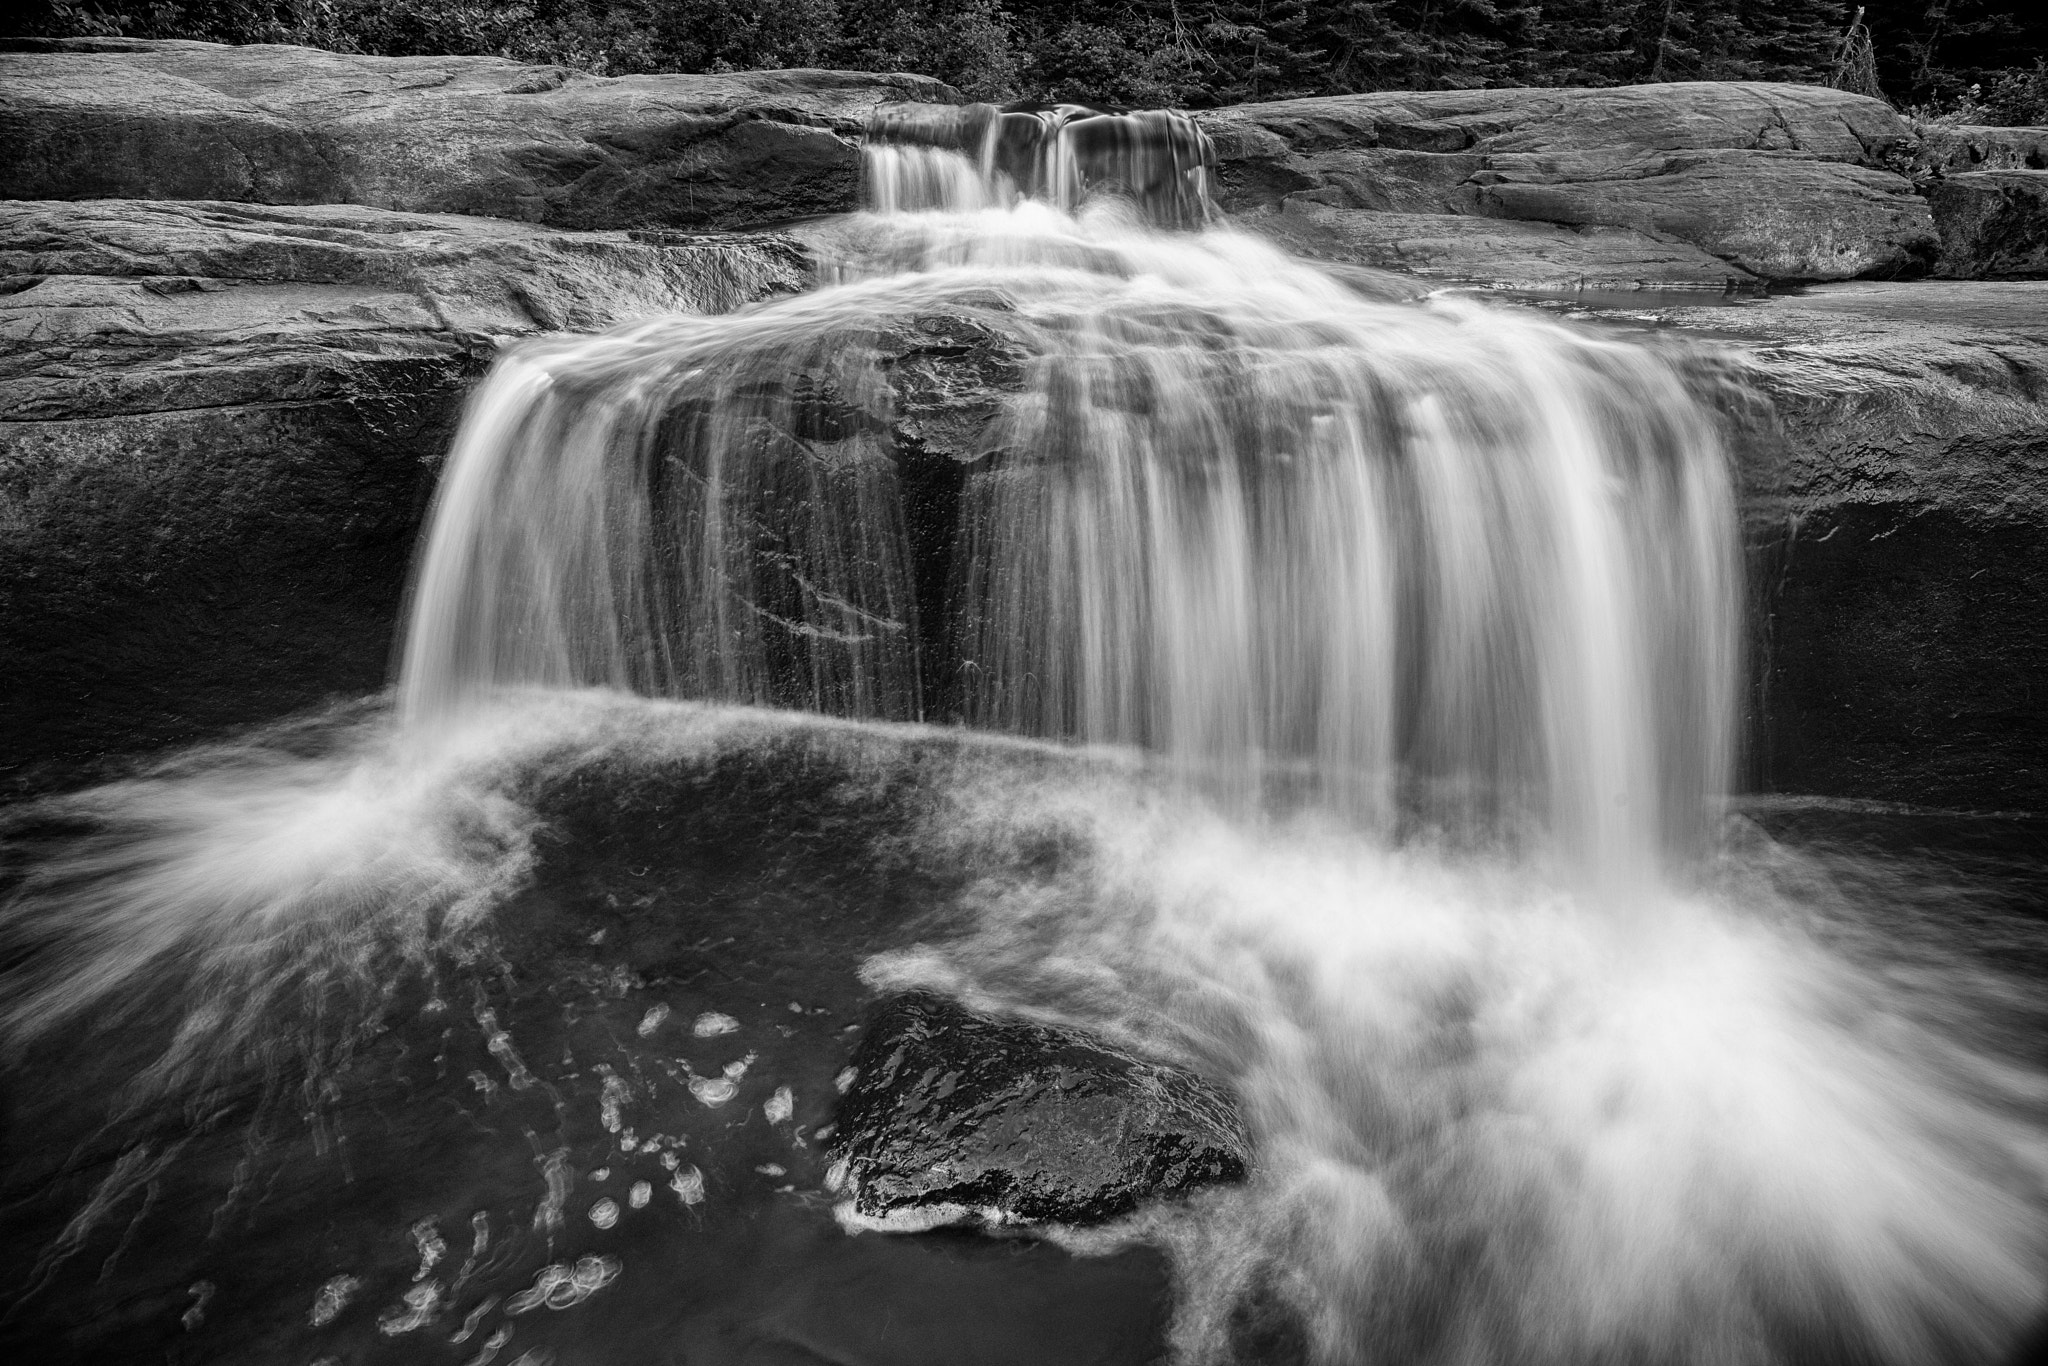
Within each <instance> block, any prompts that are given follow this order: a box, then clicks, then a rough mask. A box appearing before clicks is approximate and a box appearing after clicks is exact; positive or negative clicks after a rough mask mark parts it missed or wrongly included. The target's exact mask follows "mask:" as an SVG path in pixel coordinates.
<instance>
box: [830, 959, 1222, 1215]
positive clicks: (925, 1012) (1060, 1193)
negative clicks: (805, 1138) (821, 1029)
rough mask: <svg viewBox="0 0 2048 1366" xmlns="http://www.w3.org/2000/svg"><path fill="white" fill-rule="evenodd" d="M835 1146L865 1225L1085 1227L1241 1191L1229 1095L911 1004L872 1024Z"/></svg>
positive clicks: (1063, 1038)
mask: <svg viewBox="0 0 2048 1366" xmlns="http://www.w3.org/2000/svg"><path fill="white" fill-rule="evenodd" d="M853 1065H854V1067H855V1068H856V1069H857V1071H856V1075H855V1077H854V1080H853V1083H852V1085H851V1086H850V1088H849V1089H848V1090H847V1093H846V1096H845V1099H844V1100H843V1101H842V1102H841V1104H840V1108H839V1112H838V1114H837V1116H836V1117H835V1123H836V1124H837V1126H838V1128H837V1131H836V1132H835V1134H834V1136H833V1139H832V1142H833V1144H834V1148H835V1151H836V1152H837V1154H838V1156H839V1160H840V1162H841V1164H842V1167H843V1181H842V1189H843V1190H845V1192H846V1193H847V1194H848V1195H849V1196H850V1198H851V1201H852V1205H853V1212H854V1214H855V1215H857V1216H859V1217H861V1218H864V1219H867V1220H875V1221H879V1222H881V1223H882V1224H883V1225H884V1226H890V1225H894V1226H897V1227H904V1228H924V1227H930V1226H932V1225H934V1224H939V1223H950V1222H958V1221H963V1220H976V1219H978V1220H982V1221H985V1222H1010V1221H1022V1222H1039V1221H1055V1222H1061V1223H1088V1222H1094V1221H1097V1220H1102V1219H1108V1218H1113V1217H1115V1216H1117V1215H1120V1214H1125V1213H1128V1212H1129V1211H1131V1210H1133V1209H1135V1208H1136V1207H1137V1206H1138V1204H1139V1203H1140V1202H1141V1201H1144V1200H1147V1199H1151V1198H1154V1197H1157V1196H1162V1195H1171V1194H1175V1193H1178V1192H1182V1191H1186V1190H1189V1189H1192V1188H1194V1187H1196V1186H1200V1185H1206V1184H1210V1183H1213V1182H1226V1181H1238V1180H1242V1179H1243V1178H1244V1175H1245V1172H1246V1169H1247V1167H1248V1165H1249V1163H1250V1150H1249V1143H1248V1140H1247V1138H1246V1136H1245V1132H1244V1129H1243V1126H1242V1123H1241V1121H1240V1120H1239V1119H1238V1117H1237V1114H1236V1112H1235V1109H1234V1106H1233V1104H1232V1102H1231V1100H1230V1099H1229V1097H1228V1096H1226V1095H1225V1094H1224V1093H1223V1092H1222V1091H1220V1090H1219V1089H1218V1088H1216V1087H1215V1086H1213V1085H1211V1084H1209V1083H1207V1082H1205V1081H1203V1080H1201V1079H1200V1078H1198V1077H1196V1076H1194V1075H1193V1074H1192V1073H1189V1072H1186V1071H1184V1070H1182V1069H1179V1068H1175V1067H1169V1066H1163V1065H1161V1064H1158V1063H1150V1062H1145V1061H1142V1060H1140V1059H1138V1058H1135V1057H1132V1056H1131V1055H1129V1054H1126V1053H1122V1052H1119V1051H1117V1050H1115V1049H1112V1048H1109V1047H1107V1046H1106V1045H1104V1044H1102V1043H1100V1042H1099V1041H1096V1040H1093V1039H1090V1038H1088V1037H1087V1036H1085V1035H1082V1034H1079V1033H1077V1032H1075V1031H1072V1030H1067V1029H1058V1028H1053V1027H1050V1026H1046V1025H1039V1024H1030V1023H1025V1022H1021V1021H1015V1020H996V1019H990V1018H988V1017H986V1016H981V1015H976V1014H974V1013H973V1012H971V1011H968V1010H966V1009H965V1008H963V1007H961V1006H959V1005H956V1004H954V1003H952V1002H950V1001H946V1000H943V999H941V998H939V997H936V996H932V995H928V994H925V993H911V994H908V995H905V996H901V997H897V998H895V999H894V1000H892V1001H890V1002H888V1003H887V1004H886V1005H885V1006H883V1008H882V1009H881V1010H880V1011H879V1012H878V1013H877V1014H876V1015H875V1016H874V1018H873V1021H872V1023H871V1024H870V1025H869V1026H868V1030H867V1033H866V1034H865V1035H864V1036H863V1037H862V1039H861V1043H860V1047H859V1049H858V1050H857V1051H856V1052H855V1054H854V1059H853Z"/></svg>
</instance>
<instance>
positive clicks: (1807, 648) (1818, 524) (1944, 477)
mask: <svg viewBox="0 0 2048 1366" xmlns="http://www.w3.org/2000/svg"><path fill="white" fill-rule="evenodd" d="M1608 316H1610V317H1611V316H1613V315H1612V314H1610V315H1608ZM1635 319H1636V320H1637V321H1641V322H1649V323H1652V324H1655V325H1657V326H1659V327H1663V328H1669V329H1676V330H1678V331H1680V332H1682V333H1690V334H1694V335H1696V336H1699V337H1701V338H1703V339H1709V340H1710V341H1711V344H1712V345H1714V346H1716V347H1726V348H1730V349H1732V350H1733V352H1734V354H1735V356H1736V358H1737V359H1738V361H1739V362H1740V363H1741V364H1742V366H1743V367H1744V369H1745V371H1746V373H1747V377H1748V378H1749V380H1750V381H1751V382H1752V383H1753V384H1754V385H1755V386H1756V388H1757V389H1758V390H1760V391H1761V392H1762V393H1763V394H1764V395H1766V396H1767V397H1768V398H1769V399H1770V400H1771V407H1772V410H1773V422H1772V426H1771V428H1770V429H1765V430H1755V429H1752V431H1751V432H1750V433H1749V436H1748V439H1746V440H1745V441H1744V442H1743V443H1742V446H1741V450H1740V456H1741V460H1740V473H1741V476H1742V486H1743V487H1742V504H1743V513H1744V520H1745V524H1746V530H1747V534H1748V538H1749V542H1750V546H1751V551H1752V595H1753V599H1754V603H1755V617H1754V621H1753V627H1752V631H1751V642H1752V650H1753V652H1754V654H1755V658H1754V659H1753V661H1752V663H1753V666H1754V673H1755V676H1756V678H1757V693H1756V698H1755V702H1756V714H1755V716H1754V718H1753V724H1752V725H1751V726H1750V727H1749V734H1750V736H1751V737H1752V743H1753V746H1754V750H1753V753H1752V755H1751V758H1752V761H1753V773H1752V778H1753V781H1754V782H1755V784H1756V785H1757V786H1760V787H1762V788H1764V789H1765V790H1776V791H1788V792H1809V793H1826V794H1831V795H1838V796H1851V797H1866V798H1878V799H1884V800H1891V801H1900V802H1910V803H1915V804H1920V805H1937V806H1952V807H1963V808H1973V809H1977V810H1989V809H1996V808H2003V809H2008V810H2011V809H2024V810H2040V809H2042V808H2043V806H2044V805H2048V725H2044V724H2043V719H2042V717H2043V713H2042V710H2041V705H2040V699H2041V698H2042V697H2044V696H2048V636H2044V634H2043V632H2042V630H2041V603H2042V602H2044V601H2048V283H2025V282H2011V283H1994V282H1981V283H1961V282H1958V283H1936V282H1927V283H1922V284H1886V283H1877V282H1862V283H1855V284H1843V285H1834V286H1826V287H1820V288H1816V289H1813V290H1811V291H1808V292H1807V293H1805V294H1802V295H1795V296H1791V297H1785V298H1773V299H1768V300H1760V301H1755V302H1751V303H1746V304H1740V305H1737V306H1733V307H1726V306H1722V307H1682V308H1663V309H1656V310H1650V311H1645V312H1642V313H1639V314H1637V315H1635Z"/></svg>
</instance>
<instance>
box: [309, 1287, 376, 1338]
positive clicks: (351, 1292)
mask: <svg viewBox="0 0 2048 1366" xmlns="http://www.w3.org/2000/svg"><path fill="white" fill-rule="evenodd" d="M362 1288H363V1283H362V1281H361V1280H359V1279H358V1278H356V1277H354V1276H345V1275H344V1276H329V1277H328V1278H327V1279H326V1281H324V1282H323V1283H322V1284H321V1286H320V1290H319V1293H317V1294H315V1295H314V1296H313V1308H312V1310H311V1312H310V1313H308V1314H307V1315H306V1320H307V1322H309V1323H311V1324H312V1325H313V1326H314V1327H315V1328H325V1327H326V1326H327V1325H328V1324H330V1323H332V1322H334V1319H335V1316H336V1315H338V1314H339V1313H341V1311H342V1310H344V1309H346V1308H348V1304H349V1301H350V1300H352V1299H354V1298H355V1297H356V1292H357V1291H358V1290H361V1289H362Z"/></svg>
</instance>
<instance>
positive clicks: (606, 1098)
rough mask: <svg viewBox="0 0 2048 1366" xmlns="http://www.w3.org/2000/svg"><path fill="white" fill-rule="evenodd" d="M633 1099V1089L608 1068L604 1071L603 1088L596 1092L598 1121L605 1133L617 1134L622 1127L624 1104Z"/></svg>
mask: <svg viewBox="0 0 2048 1366" xmlns="http://www.w3.org/2000/svg"><path fill="white" fill-rule="evenodd" d="M632 1099H633V1088H632V1087H631V1086H629V1085H627V1084H626V1082H625V1080H624V1079H622V1078H621V1077H619V1076H618V1075H617V1074H616V1073H614V1072H613V1071H612V1070H611V1069H610V1068H606V1069H605V1070H604V1086H603V1087H602V1088H600V1090H599V1091H598V1097H597V1112H598V1119H599V1120H600V1121H601V1122H602V1123H603V1124H604V1127H605V1131H606V1132H607V1133H614V1134H615V1133H617V1132H619V1130H620V1129H621V1128H622V1127H623V1126H624V1124H625V1119H624V1117H623V1115H622V1113H621V1111H622V1110H623V1109H624V1107H625V1105H626V1103H627V1102H628V1101H630V1100H632Z"/></svg>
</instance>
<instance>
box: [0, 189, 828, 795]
mask: <svg viewBox="0 0 2048 1366" xmlns="http://www.w3.org/2000/svg"><path fill="white" fill-rule="evenodd" d="M649 236H653V237H656V238H659V236H660V235H659V234H652V235H650V234H642V235H641V237H642V238H646V237H649ZM0 281H4V283H0V289H4V291H5V292H4V293H0V393H4V395H5V397H4V398H0V526H4V527H5V528H6V535H5V536H4V537H0V661H5V663H4V664H0V730H4V731H6V732H7V733H8V734H9V735H10V736H13V737H16V740H15V742H14V743H11V744H10V746H9V754H8V756H7V759H8V762H10V763H12V764H16V765H27V766H30V767H32V766H33V765H34V763H35V762H36V761H37V760H38V759H42V758H46V757H52V756H55V755H59V754H68V755H70V756H72V757H74V758H76V757H78V756H79V755H81V754H83V753H89V752H90V751H91V750H93V749H94V748H97V747H98V741H97V740H96V738H95V737H96V732H95V730H94V727H95V726H96V725H98V724H101V723H103V722H104V720H105V719H106V718H107V717H108V716H110V715H113V714H120V715H124V716H125V717H126V722H125V724H126V725H127V726H128V727H130V728H131V730H130V738H131V739H133V738H134V735H135V733H136V731H139V732H140V733H141V734H142V736H143V737H144V738H154V739H157V740H177V739H184V738H188V737H189V736H190V735H192V734H194V733H196V732H200V731H203V730H205V729H208V728H211V727H215V726H218V725H220V724H223V723H232V722H235V721H239V720H243V719H252V718H254V717H260V716H266V715H275V714H277V713H278V712H279V711H281V710H286V709H290V708H292V707H295V706H300V705H304V703H305V702H307V701H310V700H313V699H315V698H318V697H320V696H322V695H325V694H327V693H330V692H360V691H367V690H373V689H375V688H376V687H377V686H378V685H379V684H380V682H381V681H382V674H383V670H384V663H385V660H386V659H387V658H388V655H389V640H390V633H391V630H392V626H393V622H394V619H395V616H396V612H397V606H398V598H399V594H400V591H401V587H402V583H403V578H404V572H405V565H406V562H407V560H408V558H409V556H410V554H411V549H412V542H413V539H414V537H415V536H416V534H417V531H418V526H419V520H420V516H421V514H422V512H423V511H424V508H425V505H426V500H427V498H428V496H429V494H430V492H431V489H432V484H433V479H434V474H435V470H436V467H437V465H438V461H439V458H440V455H441V453H442V452H443V451H444V450H445V448H446V444H447V441H448V439H449V437H450V435H451V434H452V430H453V425H454V421H455V419H456V416H457V414H458V412H459V410H460V407H461V403H462V399H463V395H464V392H465V391H466V389H467V386H468V385H469V383H470V382H471V381H472V380H473V379H474V378H475V377H476V376H477V375H478V374H479V373H481V371H482V369H483V368H484V366H485V365H487V364H488V362H489V360H490V358H491V357H492V355H494V354H495V352H496V350H497V347H498V346H499V345H500V344H501V343H503V342H505V341H508V340H512V339H516V338H518V337H520V336H524V335H531V334H533V333H537V332H540V331H543V330H552V329H558V328H581V329H590V328H599V327H604V326H608V325H611V324H613V323H616V322H620V321H624V320H626V319H629V318H633V317H638V316H644V315H646V314H650V313H660V312H670V311H674V310H678V309H689V310H723V309H727V308H731V307H734V306H736V305H738V304H740V303H742V302H745V301H747V300H749V299H753V298H759V297H761V296H763V295H766V294H769V293H774V292H777V291H787V290H792V289H796V288H800V287H801V286H802V284H803V281H804V269H803V264H802V260H801V256H800V253H799V251H798V249H797V247H796V246H795V244H794V243H793V242H790V241H789V240H787V239H784V238H780V237H775V236H772V235H771V236H756V237H707V238H680V239H677V240H637V239H636V238H635V237H634V236H632V235H629V234H627V233H623V232H612V233H571V232H560V231H555V230H551V229H543V228H536V227H533V226H530V225H527V224H521V223H506V222H499V221H494V220H489V219H479V218H461V217H451V216H426V215H406V214H396V213H389V212H385V211H381V210H377V209H366V208H356V207H351V206H345V205H343V206H327V207H314V208H293V209H285V208H262V207H256V206H250V205H240V204H222V203H182V204H164V203H148V202H136V201H122V200H93V201H88V202H83V203H13V204H0Z"/></svg>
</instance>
